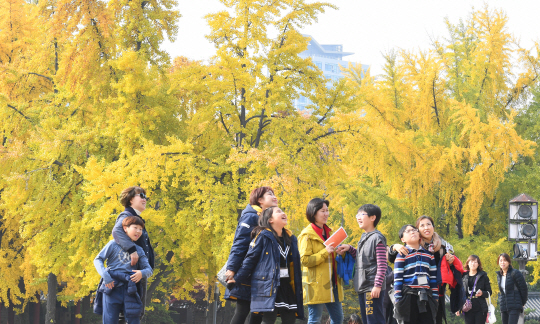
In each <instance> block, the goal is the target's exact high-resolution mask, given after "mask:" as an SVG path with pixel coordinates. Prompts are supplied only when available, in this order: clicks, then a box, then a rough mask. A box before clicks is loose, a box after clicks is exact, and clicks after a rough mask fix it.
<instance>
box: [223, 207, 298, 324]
mask: <svg viewBox="0 0 540 324" xmlns="http://www.w3.org/2000/svg"><path fill="white" fill-rule="evenodd" d="M285 225H287V215H285V213H284V212H283V211H282V210H281V209H280V208H279V207H269V208H267V209H266V210H265V211H264V212H263V213H262V215H261V217H260V219H259V226H258V227H256V228H255V229H254V230H253V232H252V234H251V235H252V236H253V237H254V238H253V240H252V241H251V243H250V245H249V250H248V252H247V254H246V257H245V259H244V261H243V263H242V267H241V268H240V269H239V270H238V272H237V273H236V274H235V275H234V279H233V280H230V281H229V282H236V284H237V285H239V284H242V283H244V284H251V312H259V313H263V319H262V323H263V324H272V323H274V322H275V321H276V318H277V316H281V322H282V323H283V324H292V323H294V322H295V321H296V318H297V317H298V318H300V319H302V318H303V317H304V304H303V300H302V274H301V270H300V253H299V252H298V242H297V239H296V237H295V236H294V235H292V232H290V231H289V230H287V229H285Z"/></svg>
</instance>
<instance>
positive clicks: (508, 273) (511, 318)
mask: <svg viewBox="0 0 540 324" xmlns="http://www.w3.org/2000/svg"><path fill="white" fill-rule="evenodd" d="M497 262H498V263H499V267H500V268H501V271H497V283H498V284H499V303H498V304H499V307H500V309H501V317H502V322H503V324H517V322H518V320H519V317H520V315H521V313H523V309H524V307H525V303H527V297H528V288H527V283H525V278H523V274H521V272H520V271H517V270H515V269H513V268H512V263H511V260H510V256H509V255H508V254H506V253H502V254H501V255H499V258H498V259H497Z"/></svg>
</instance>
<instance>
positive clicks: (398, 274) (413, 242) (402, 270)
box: [394, 225, 439, 324]
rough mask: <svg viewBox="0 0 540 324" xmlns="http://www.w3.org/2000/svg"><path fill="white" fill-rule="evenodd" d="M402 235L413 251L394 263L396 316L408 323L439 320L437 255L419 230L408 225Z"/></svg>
mask: <svg viewBox="0 0 540 324" xmlns="http://www.w3.org/2000/svg"><path fill="white" fill-rule="evenodd" d="M399 238H400V239H401V241H402V242H403V243H404V244H405V245H406V247H407V250H409V253H407V254H406V255H404V254H402V253H400V254H398V256H397V258H396V261H395V263H394V291H395V295H394V296H395V318H396V319H397V320H398V321H400V322H404V323H423V324H433V323H435V316H436V314H437V305H438V299H439V288H438V286H437V264H436V262H435V258H434V257H433V254H432V253H431V252H429V251H428V250H426V249H424V248H423V247H422V246H421V245H420V235H419V233H418V229H417V228H416V227H414V226H412V225H404V226H403V227H402V228H401V229H400V230H399Z"/></svg>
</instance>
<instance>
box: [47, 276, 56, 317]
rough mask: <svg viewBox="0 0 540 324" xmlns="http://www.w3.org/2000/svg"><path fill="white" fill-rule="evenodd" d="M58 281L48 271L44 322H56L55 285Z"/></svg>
mask: <svg viewBox="0 0 540 324" xmlns="http://www.w3.org/2000/svg"><path fill="white" fill-rule="evenodd" d="M57 285H58V281H57V279H56V275H55V274H53V273H52V272H51V273H49V276H48V279H47V288H48V292H47V314H46V315H45V324H53V323H56V286H57Z"/></svg>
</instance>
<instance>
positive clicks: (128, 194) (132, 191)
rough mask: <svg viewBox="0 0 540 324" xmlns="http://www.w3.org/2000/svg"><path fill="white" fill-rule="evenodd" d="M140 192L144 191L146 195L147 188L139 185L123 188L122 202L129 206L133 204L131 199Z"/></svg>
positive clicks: (123, 204)
mask: <svg viewBox="0 0 540 324" xmlns="http://www.w3.org/2000/svg"><path fill="white" fill-rule="evenodd" d="M140 193H143V194H145V195H146V190H144V189H143V188H141V187H139V186H133V187H129V188H126V189H124V190H122V193H121V194H120V203H121V204H122V206H124V207H129V206H131V199H133V197H135V196H136V195H138V194H140Z"/></svg>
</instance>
